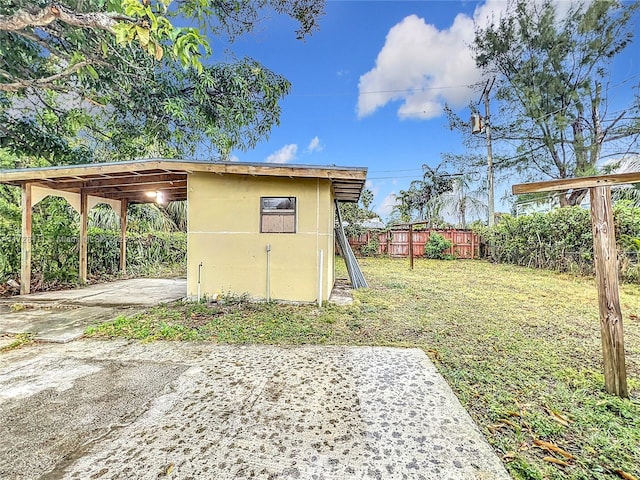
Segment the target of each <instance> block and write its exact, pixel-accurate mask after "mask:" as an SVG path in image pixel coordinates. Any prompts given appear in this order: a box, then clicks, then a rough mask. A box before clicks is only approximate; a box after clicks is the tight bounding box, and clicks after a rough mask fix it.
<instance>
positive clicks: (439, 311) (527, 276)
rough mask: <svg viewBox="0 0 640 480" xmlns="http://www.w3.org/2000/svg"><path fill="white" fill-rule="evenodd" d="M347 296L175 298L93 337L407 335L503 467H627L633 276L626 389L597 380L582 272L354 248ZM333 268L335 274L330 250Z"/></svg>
mask: <svg viewBox="0 0 640 480" xmlns="http://www.w3.org/2000/svg"><path fill="white" fill-rule="evenodd" d="M361 265H362V268H363V271H364V274H365V277H366V278H367V279H368V281H369V283H370V288H369V289H363V290H359V291H357V292H355V294H354V298H355V301H354V304H353V305H351V306H347V307H338V306H335V305H327V306H325V307H324V308H322V309H318V308H317V307H315V306H312V305H302V306H300V305H298V306H296V305H279V304H274V303H257V304H256V303H249V302H246V301H244V300H243V299H242V298H241V297H225V298H224V301H223V302H219V303H217V304H211V305H206V304H196V303H177V304H172V305H167V306H161V307H157V308H155V309H153V310H150V311H148V312H145V313H143V314H139V315H136V316H134V317H131V318H124V317H121V318H119V319H117V320H115V321H114V322H111V323H108V324H105V325H102V326H100V327H97V328H94V329H92V330H90V331H89V332H88V333H89V335H92V336H107V337H115V336H120V337H127V338H138V339H141V340H145V341H152V340H154V339H171V340H210V341H215V342H219V343H269V344H303V343H314V344H349V345H394V346H411V347H419V348H422V349H424V351H425V352H426V353H427V354H428V355H429V356H430V357H431V359H432V360H433V361H434V362H435V364H436V366H437V367H438V368H439V370H440V372H441V373H442V374H443V376H444V377H445V378H446V379H447V381H448V382H449V384H450V385H451V387H452V388H453V390H454V391H455V392H456V394H457V396H458V398H459V399H460V401H461V402H462V404H463V405H464V406H465V407H466V408H467V410H468V411H469V413H470V414H471V415H472V416H473V418H474V419H475V420H476V422H477V424H478V425H479V427H480V429H481V431H482V432H483V433H484V434H485V436H486V438H487V440H488V441H489V442H490V443H491V445H492V446H493V447H494V449H495V450H496V452H497V453H498V455H499V456H500V457H501V458H502V459H503V460H504V462H505V464H506V466H507V468H508V470H509V472H510V473H511V475H512V476H513V477H514V478H532V479H536V478H571V479H587V478H602V479H605V478H627V479H633V478H638V477H640V453H638V452H640V319H639V318H638V316H640V287H639V286H637V285H623V286H622V287H621V292H620V294H621V302H622V308H623V315H624V322H625V343H626V349H627V371H628V376H629V387H630V391H631V399H630V400H622V399H619V398H617V397H613V396H610V395H607V394H606V393H605V392H604V391H603V383H604V380H603V375H602V373H601V363H602V362H601V345H600V333H599V320H598V304H597V296H596V290H595V282H594V280H593V278H584V277H574V276H569V275H561V274H557V273H553V272H548V271H541V270H532V269H526V268H522V267H515V266H509V265H492V264H490V263H487V262H483V261H468V260H467V261H464V260H459V261H435V260H423V259H418V260H416V263H415V269H414V270H413V271H410V270H409V269H408V261H407V260H394V259H385V258H379V259H362V260H361ZM338 266H339V268H338V273H339V275H344V269H343V266H342V262H341V261H340V259H338Z"/></svg>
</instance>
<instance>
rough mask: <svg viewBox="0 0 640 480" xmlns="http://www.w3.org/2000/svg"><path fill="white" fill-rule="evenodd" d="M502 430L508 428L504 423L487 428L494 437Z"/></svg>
mask: <svg viewBox="0 0 640 480" xmlns="http://www.w3.org/2000/svg"><path fill="white" fill-rule="evenodd" d="M501 428H506V425H505V424H503V423H496V424H495V425H489V426H488V427H487V430H489V432H491V433H492V434H493V435H495V433H496V432H497V431H498V430H500V429H501Z"/></svg>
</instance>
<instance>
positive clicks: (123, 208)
mask: <svg viewBox="0 0 640 480" xmlns="http://www.w3.org/2000/svg"><path fill="white" fill-rule="evenodd" d="M128 203H129V202H128V201H127V199H126V198H123V199H122V200H120V272H121V273H122V274H123V275H126V274H127V206H128Z"/></svg>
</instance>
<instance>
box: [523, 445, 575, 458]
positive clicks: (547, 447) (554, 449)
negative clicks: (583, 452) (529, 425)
mask: <svg viewBox="0 0 640 480" xmlns="http://www.w3.org/2000/svg"><path fill="white" fill-rule="evenodd" d="M533 443H534V444H535V445H536V446H538V447H539V448H542V449H543V450H547V451H549V452H555V453H559V454H560V455H562V456H563V457H564V458H568V459H574V458H575V457H574V456H573V455H571V454H570V453H569V452H567V451H566V450H564V449H562V448H560V447H559V446H557V445H554V444H553V443H549V442H545V441H544V440H534V441H533Z"/></svg>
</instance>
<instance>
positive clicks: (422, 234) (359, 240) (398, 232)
mask: <svg viewBox="0 0 640 480" xmlns="http://www.w3.org/2000/svg"><path fill="white" fill-rule="evenodd" d="M431 233H439V234H440V235H442V236H443V237H444V238H446V239H447V240H449V241H451V243H452V245H451V247H450V248H448V249H446V250H445V251H444V253H445V254H449V255H453V256H454V257H456V258H470V259H472V258H480V237H479V236H478V234H477V233H474V232H472V231H471V230H455V229H447V230H436V229H434V230H414V231H413V255H414V256H415V257H422V256H423V255H424V246H425V244H426V243H427V242H428V241H429V236H430V235H431ZM376 237H377V239H378V251H377V254H378V255H389V256H390V257H408V256H409V229H408V228H407V229H393V230H389V231H387V232H367V233H364V234H362V235H360V236H359V237H351V238H349V243H350V244H351V248H352V249H353V251H354V252H355V253H356V254H361V253H362V251H361V249H362V247H363V246H365V245H367V244H369V242H370V241H371V240H372V239H373V238H376Z"/></svg>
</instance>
